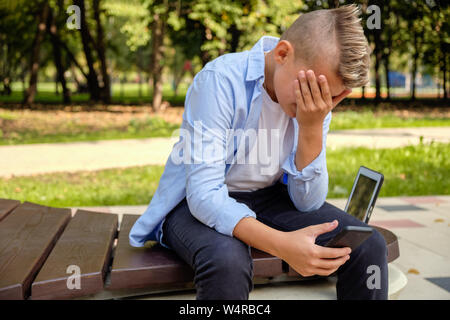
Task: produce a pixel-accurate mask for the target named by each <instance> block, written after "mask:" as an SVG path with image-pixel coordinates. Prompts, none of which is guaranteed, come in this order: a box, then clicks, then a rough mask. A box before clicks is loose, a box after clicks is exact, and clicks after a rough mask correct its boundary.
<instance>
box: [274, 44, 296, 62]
mask: <svg viewBox="0 0 450 320" xmlns="http://www.w3.org/2000/svg"><path fill="white" fill-rule="evenodd" d="M273 51H274V57H275V61H276V62H278V63H281V64H284V63H286V61H287V60H288V58H289V57H294V47H293V46H292V44H291V43H290V42H289V41H287V40H280V41H279V42H278V43H277V45H276V46H275V48H274V50H273Z"/></svg>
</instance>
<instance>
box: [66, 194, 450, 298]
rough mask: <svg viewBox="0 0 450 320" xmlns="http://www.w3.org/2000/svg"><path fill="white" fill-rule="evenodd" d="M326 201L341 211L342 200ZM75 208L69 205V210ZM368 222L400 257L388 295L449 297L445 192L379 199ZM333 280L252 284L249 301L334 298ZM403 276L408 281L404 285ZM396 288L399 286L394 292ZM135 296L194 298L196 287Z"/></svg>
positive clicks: (449, 220) (123, 209)
mask: <svg viewBox="0 0 450 320" xmlns="http://www.w3.org/2000/svg"><path fill="white" fill-rule="evenodd" d="M327 201H328V202H330V203H332V204H334V205H335V206H337V207H338V208H341V209H344V208H345V203H346V201H347V200H346V199H327ZM146 207H147V206H146V205H141V206H113V207H82V208H83V209H85V210H92V211H99V212H108V213H115V214H118V215H119V221H120V220H121V218H122V215H123V214H124V213H127V214H142V213H143V212H144V211H145V209H146ZM76 209H77V208H73V212H75V210H76ZM370 224H373V225H378V226H381V227H383V228H386V229H389V230H391V231H392V232H394V233H395V234H396V235H397V237H398V238H399V246H400V257H399V258H398V259H396V260H395V261H394V262H392V263H391V264H390V269H389V273H390V278H389V288H390V298H391V299H399V300H400V299H401V300H403V299H408V300H409V299H414V300H415V299H443V300H449V299H450V268H449V266H450V247H449V245H450V196H423V197H385V198H379V199H378V200H377V205H376V207H375V209H374V211H373V213H372V218H371V222H370ZM405 276H406V279H405ZM281 280H282V279H275V281H281ZM335 280H336V279H335V278H327V279H322V280H314V281H295V282H277V283H275V284H271V285H255V289H254V290H253V291H252V292H251V293H250V299H268V300H272V299H288V300H289V299H296V300H297V299H298V300H305V299H311V300H314V299H336V291H335ZM404 280H407V283H406V286H405V282H404ZM402 281H403V282H402ZM399 288H402V289H401V290H400V291H398V289H399ZM136 298H139V299H195V291H192V290H191V291H184V292H176V293H170V294H153V295H147V296H141V297H136Z"/></svg>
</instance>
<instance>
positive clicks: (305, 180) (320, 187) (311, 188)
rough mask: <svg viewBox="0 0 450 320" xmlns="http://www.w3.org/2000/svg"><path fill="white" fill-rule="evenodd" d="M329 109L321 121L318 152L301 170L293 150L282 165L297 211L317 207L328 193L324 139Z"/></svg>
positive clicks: (315, 208)
mask: <svg viewBox="0 0 450 320" xmlns="http://www.w3.org/2000/svg"><path fill="white" fill-rule="evenodd" d="M330 122H331V111H330V112H329V113H328V114H327V116H326V117H325V119H324V121H323V136H322V138H323V140H322V150H321V152H320V154H319V155H318V156H317V157H316V158H315V159H314V160H313V161H312V162H311V163H310V164H308V165H307V166H306V167H305V168H303V169H302V170H301V171H299V170H297V167H296V166H295V154H296V152H295V151H293V152H292V153H291V154H290V155H289V157H288V158H287V159H286V161H285V162H284V163H283V165H282V169H283V171H284V172H285V173H286V174H287V187H288V192H289V196H290V198H291V200H292V202H293V203H294V205H295V207H296V208H297V210H299V211H313V210H317V209H319V208H320V207H321V206H322V205H323V204H324V202H325V199H326V197H327V194H328V171H327V160H326V141H327V134H328V131H329V128H330Z"/></svg>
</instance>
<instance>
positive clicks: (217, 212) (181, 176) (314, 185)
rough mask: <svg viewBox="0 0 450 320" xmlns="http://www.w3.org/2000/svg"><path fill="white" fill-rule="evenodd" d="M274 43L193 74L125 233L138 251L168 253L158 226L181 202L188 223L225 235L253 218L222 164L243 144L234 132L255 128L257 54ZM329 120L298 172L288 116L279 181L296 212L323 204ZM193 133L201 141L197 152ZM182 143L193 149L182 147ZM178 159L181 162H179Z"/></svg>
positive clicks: (294, 130)
mask: <svg viewBox="0 0 450 320" xmlns="http://www.w3.org/2000/svg"><path fill="white" fill-rule="evenodd" d="M278 40H279V39H278V38H275V37H271V36H264V37H262V38H261V39H260V40H259V41H258V42H257V43H256V44H255V45H254V46H253V48H252V49H251V50H247V51H243V52H237V53H229V54H225V55H222V56H220V57H218V58H216V59H214V60H213V61H211V62H209V63H207V64H206V65H205V67H204V68H203V69H202V70H201V71H200V72H199V73H198V74H197V75H196V76H195V78H194V80H193V83H192V84H191V86H190V87H189V89H188V91H187V94H186V101H185V109H184V113H183V122H182V124H181V128H180V138H179V140H178V142H176V143H175V144H174V146H173V149H172V152H171V154H170V156H169V158H168V160H167V162H166V165H165V169H164V172H163V174H162V176H161V179H160V181H159V185H158V188H157V189H156V192H155V194H154V196H153V198H152V199H151V201H150V204H149V206H148V207H147V209H146V210H145V212H144V213H143V214H142V216H141V217H139V219H138V220H137V221H136V223H135V224H134V225H133V227H132V229H131V231H130V234H129V241H130V244H131V245H132V246H134V247H142V246H144V244H145V242H146V241H149V240H152V241H158V242H159V243H160V244H161V245H162V246H164V247H166V248H169V249H171V248H170V246H169V245H167V244H165V243H163V242H162V238H163V232H162V225H163V223H164V221H165V217H166V216H167V214H168V213H169V212H170V211H171V210H172V209H173V208H174V207H175V206H176V205H177V204H178V203H180V202H181V201H182V200H183V199H184V198H185V197H186V200H187V203H188V206H189V209H190V211H191V213H192V215H193V216H194V217H195V218H197V219H198V220H199V221H201V222H202V223H204V224H205V225H207V226H209V227H211V228H213V229H215V230H216V231H218V232H220V233H222V234H225V235H228V236H230V237H232V236H233V230H234V227H235V226H236V224H237V223H238V222H239V221H240V220H241V219H242V218H245V217H254V218H256V214H255V212H254V211H252V210H251V209H250V208H249V207H248V206H247V205H245V204H243V203H240V202H237V201H236V200H235V199H233V198H231V197H230V196H229V195H228V189H227V185H226V184H225V183H224V182H225V176H226V174H227V172H228V171H229V169H230V167H231V166H232V165H234V164H235V163H236V157H237V154H239V152H237V151H238V150H242V148H243V145H244V144H245V143H246V142H245V140H246V139H245V134H242V135H239V134H238V135H236V134H235V132H240V131H243V132H245V131H246V130H248V129H253V130H257V129H258V119H259V115H260V113H261V106H262V95H261V92H262V89H263V88H262V85H263V82H264V67H265V59H264V51H269V50H272V49H273V48H274V47H275V46H276V44H277V42H278ZM330 121H331V111H330V112H329V113H328V114H327V116H326V118H325V119H324V122H323V143H322V150H321V152H320V154H319V155H318V156H317V158H315V159H314V160H313V161H312V162H311V163H310V164H309V165H307V166H306V167H305V168H303V170H301V171H298V170H297V168H296V166H295V163H294V160H295V154H296V150H297V137H298V123H297V120H296V119H295V118H291V124H290V125H289V128H288V130H287V133H286V139H291V141H290V142H292V139H294V141H293V143H292V144H291V145H293V149H292V151H291V153H290V155H289V156H288V157H287V159H286V160H285V161H284V162H283V164H282V166H281V168H282V169H283V171H284V174H283V175H282V177H281V178H280V182H281V183H284V184H287V190H288V193H289V196H290V198H291V200H292V202H293V203H294V205H295V207H296V208H297V209H298V210H299V211H303V212H306V211H312V210H316V209H318V208H320V207H321V206H322V205H323V203H324V202H325V199H326V196H327V193H328V172H327V165H326V137H327V133H328V130H329V126H330ZM199 123H201V125H200V126H199V125H198V124H199ZM230 132H233V134H230ZM197 136H202V137H203V139H201V140H200V141H201V144H202V145H201V148H199V142H198V141H199V140H198V139H197V140H196V139H195V137H197ZM187 137H188V138H187ZM243 137H244V138H243ZM242 138H243V139H242ZM189 146H190V147H191V149H190V150H193V151H190V152H187V151H186V150H187V149H184V148H186V147H189ZM244 149H245V148H244ZM212 150H213V151H212ZM180 158H181V159H183V160H184V161H179V160H180ZM186 160H187V161H186Z"/></svg>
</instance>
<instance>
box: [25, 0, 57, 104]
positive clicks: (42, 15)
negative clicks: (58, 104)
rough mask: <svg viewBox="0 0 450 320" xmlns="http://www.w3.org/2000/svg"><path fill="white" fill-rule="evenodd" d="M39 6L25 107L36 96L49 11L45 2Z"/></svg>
mask: <svg viewBox="0 0 450 320" xmlns="http://www.w3.org/2000/svg"><path fill="white" fill-rule="evenodd" d="M39 4H40V5H39V6H38V23H37V26H36V35H35V37H34V41H33V46H32V49H31V57H30V81H29V86H28V89H27V91H26V93H25V97H24V101H23V102H24V104H25V105H30V104H32V103H33V101H34V97H35V95H36V90H37V79H38V71H39V62H40V61H39V56H40V49H41V43H42V41H43V40H44V36H45V30H46V25H47V17H48V14H49V10H50V7H49V4H48V2H47V1H44V2H43V3H39Z"/></svg>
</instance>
